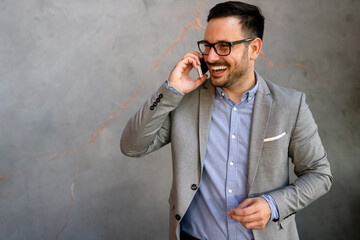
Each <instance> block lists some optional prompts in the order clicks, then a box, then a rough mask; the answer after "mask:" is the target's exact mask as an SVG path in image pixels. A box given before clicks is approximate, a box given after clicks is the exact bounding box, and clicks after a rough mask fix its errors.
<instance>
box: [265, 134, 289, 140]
mask: <svg viewBox="0 0 360 240" xmlns="http://www.w3.org/2000/svg"><path fill="white" fill-rule="evenodd" d="M285 135H286V132H283V133H282V134H280V135H277V136H275V137H271V138H265V139H264V142H271V141H275V140H278V139H280V138H282V137H283V136H285Z"/></svg>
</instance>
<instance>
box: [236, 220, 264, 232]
mask: <svg viewBox="0 0 360 240" xmlns="http://www.w3.org/2000/svg"><path fill="white" fill-rule="evenodd" d="M242 225H243V226H244V227H245V228H246V229H253V230H259V229H263V228H265V226H266V223H263V222H261V221H253V222H248V223H242Z"/></svg>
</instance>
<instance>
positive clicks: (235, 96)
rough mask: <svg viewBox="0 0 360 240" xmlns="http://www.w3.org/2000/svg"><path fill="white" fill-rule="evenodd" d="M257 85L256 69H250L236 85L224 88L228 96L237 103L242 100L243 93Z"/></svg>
mask: <svg viewBox="0 0 360 240" xmlns="http://www.w3.org/2000/svg"><path fill="white" fill-rule="evenodd" d="M255 85H256V80H255V74H254V71H251V72H250V71H249V73H247V74H245V75H243V76H242V77H241V79H239V80H238V81H237V84H236V85H235V86H232V87H230V88H222V89H223V90H224V92H225V93H226V95H227V96H228V98H230V99H231V101H233V102H234V103H235V104H238V103H239V102H240V101H241V97H242V95H243V94H244V93H245V92H247V91H249V90H250V89H252V88H254V87H255Z"/></svg>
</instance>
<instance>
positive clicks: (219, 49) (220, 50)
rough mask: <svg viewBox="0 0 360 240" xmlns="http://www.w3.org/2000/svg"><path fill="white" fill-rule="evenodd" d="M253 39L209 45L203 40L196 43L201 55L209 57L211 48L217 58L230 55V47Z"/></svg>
mask: <svg viewBox="0 0 360 240" xmlns="http://www.w3.org/2000/svg"><path fill="white" fill-rule="evenodd" d="M254 39H255V38H246V39H243V40H239V41H234V42H225V41H221V42H217V43H209V42H207V41H205V40H201V41H198V42H197V44H198V47H199V50H200V53H201V54H202V55H209V53H210V50H211V48H212V47H213V48H214V50H215V52H216V54H217V55H219V56H227V55H229V54H230V53H231V46H234V45H236V44H240V43H244V42H251V41H252V40H254Z"/></svg>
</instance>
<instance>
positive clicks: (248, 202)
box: [236, 198, 254, 209]
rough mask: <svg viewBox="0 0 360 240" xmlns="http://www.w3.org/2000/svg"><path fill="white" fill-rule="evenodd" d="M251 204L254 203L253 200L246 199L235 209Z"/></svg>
mask: <svg viewBox="0 0 360 240" xmlns="http://www.w3.org/2000/svg"><path fill="white" fill-rule="evenodd" d="M253 203H254V199H253V198H247V199H245V200H244V201H243V202H242V203H240V204H239V205H238V206H237V207H236V208H237V209H242V208H246V207H248V206H250V205H252V204H253Z"/></svg>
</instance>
